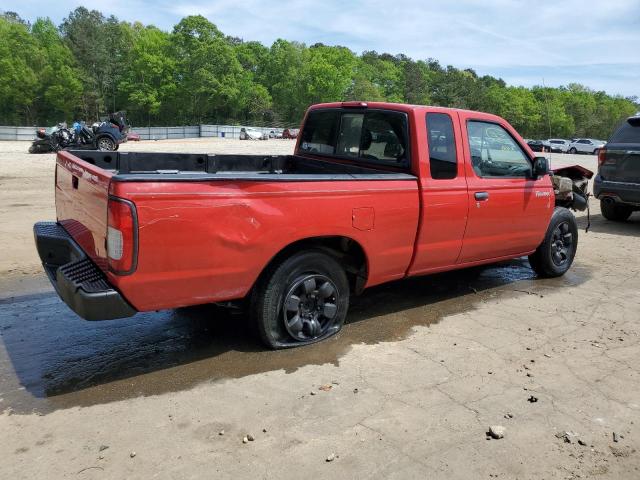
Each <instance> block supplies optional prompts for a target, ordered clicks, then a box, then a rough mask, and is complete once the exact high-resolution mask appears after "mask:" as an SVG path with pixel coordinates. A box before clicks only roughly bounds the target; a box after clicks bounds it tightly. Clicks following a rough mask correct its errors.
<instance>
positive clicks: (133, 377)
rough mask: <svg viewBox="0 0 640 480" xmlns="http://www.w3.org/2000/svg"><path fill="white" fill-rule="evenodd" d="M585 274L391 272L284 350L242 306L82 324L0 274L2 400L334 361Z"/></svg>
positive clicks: (507, 266) (117, 391)
mask: <svg viewBox="0 0 640 480" xmlns="http://www.w3.org/2000/svg"><path fill="white" fill-rule="evenodd" d="M588 277H589V273H588V270H587V269H585V268H581V267H579V266H574V268H573V269H572V270H571V271H570V272H569V273H568V274H567V275H566V276H565V277H563V278H560V279H548V280H542V279H536V278H535V275H534V274H533V272H532V271H531V269H530V268H529V265H528V262H527V261H526V259H518V260H514V261H510V262H504V263H502V264H498V265H494V266H490V267H483V268H473V269H468V270H462V271H457V272H448V273H444V274H438V275H433V276H428V277H422V278H414V279H408V280H404V281H399V282H394V283H391V284H387V285H382V286H379V287H375V288H372V289H369V290H367V291H366V292H365V294H364V295H362V296H360V297H356V298H353V299H352V303H351V308H350V313H349V316H348V318H347V324H346V325H345V327H344V329H343V331H342V332H341V333H340V334H339V335H338V336H336V337H334V338H332V339H330V340H328V341H325V342H321V343H319V344H316V345H313V346H309V347H305V348H300V349H292V350H286V351H271V350H266V349H264V348H263V347H262V345H261V344H260V342H259V341H258V340H257V336H256V335H254V334H253V331H252V328H251V325H250V322H249V321H248V319H247V317H246V315H245V314H244V312H242V311H241V310H239V309H238V310H231V309H227V308H222V307H217V306H214V305H207V306H201V307H191V308H184V309H179V310H170V311H162V312H150V313H142V314H138V315H136V316H135V317H133V318H129V319H123V320H112V321H105V322H87V321H84V320H81V319H80V318H78V317H77V316H76V315H75V314H74V313H72V312H71V311H70V310H69V309H68V308H67V307H66V305H64V304H63V303H62V301H61V300H60V299H59V298H58V297H57V295H56V294H55V293H54V292H53V291H52V289H51V288H50V287H49V286H47V283H46V279H45V278H44V276H37V277H32V278H31V279H29V280H24V279H21V281H20V285H17V286H16V285H13V286H12V285H11V284H8V283H7V280H6V279H5V280H4V283H5V284H4V285H3V286H2V287H3V288H2V291H3V293H4V294H3V298H0V410H7V409H10V410H11V411H12V412H13V413H29V412H39V413H47V412H51V411H53V410H56V409H59V408H67V407H71V406H89V405H96V404H102V403H108V402H112V401H116V400H122V399H127V398H133V397H139V396H149V395H156V394H161V393H165V392H174V391H179V390H184V389H188V388H190V387H192V386H194V385H196V384H199V383H202V382H212V381H218V380H223V379H226V378H238V377H244V376H246V375H251V374H256V373H262V372H268V371H274V370H284V371H285V372H288V373H290V372H294V371H296V370H297V369H298V368H300V367H303V366H306V365H314V364H315V365H321V364H334V365H339V362H340V359H341V357H342V356H343V355H344V354H345V353H346V352H348V351H349V350H350V348H351V347H352V346H353V345H356V344H361V343H365V344H375V343H380V342H389V341H397V340H400V339H403V338H405V337H406V336H407V335H408V334H409V333H410V332H411V329H412V328H413V327H416V326H420V325H429V324H433V323H436V322H438V321H439V320H440V319H441V318H443V317H445V316H448V315H453V314H456V313H462V312H469V311H472V310H473V309H474V308H475V307H476V306H478V305H479V304H481V303H482V302H485V301H488V300H490V299H494V298H501V297H505V298H506V297H508V296H513V295H537V296H544V295H545V294H546V293H547V292H550V291H552V290H554V289H556V288H558V287H560V286H567V285H578V284H580V283H582V282H583V281H585V280H586V279H587V278H588ZM18 291H22V292H23V293H15V292H18ZM25 291H27V292H32V293H28V294H25V293H24V292H25ZM7 293H8V294H9V295H13V296H8V295H7Z"/></svg>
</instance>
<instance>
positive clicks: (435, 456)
mask: <svg viewBox="0 0 640 480" xmlns="http://www.w3.org/2000/svg"><path fill="white" fill-rule="evenodd" d="M27 146H28V145H27V144H26V143H23V142H0V195H1V196H2V202H1V203H0V205H1V207H0V222H1V224H2V225H3V228H2V229H1V231H0V246H1V247H2V249H3V250H4V251H5V252H8V255H6V254H5V255H4V256H2V257H1V258H0V411H2V413H1V414H0V431H2V435H0V456H1V458H2V459H3V460H2V463H1V464H0V478H12V479H19V478H25V479H26V478H29V479H33V478H67V477H74V478H101V479H102V478H114V479H120V478H129V479H133V478H140V479H147V478H152V477H153V478H210V477H216V478H247V477H252V478H286V479H288V478H291V479H294V478H300V477H303V476H304V477H311V476H317V477H320V478H327V477H331V478H334V479H335V478H345V479H346V478H349V479H351V478H385V479H386V478H400V479H407V478H420V479H424V478H442V479H465V480H467V479H470V478H474V479H475V478H503V479H513V478H518V479H541V478H546V479H573V478H606V479H636V478H640V457H639V453H638V451H637V450H638V449H639V448H640V430H639V429H638V425H639V423H640V401H639V400H638V399H639V398H640V378H639V374H640V368H639V367H638V364H637V359H638V358H639V354H640V343H639V334H640V328H639V327H638V309H639V307H640V298H639V297H638V293H637V292H638V290H639V289H640V264H639V262H638V257H637V249H638V236H639V235H640V215H638V214H634V215H633V216H632V217H631V220H630V221H629V222H626V223H620V224H616V223H611V222H607V221H606V220H604V219H603V218H602V216H601V215H600V213H599V209H598V206H597V202H594V201H592V202H591V206H592V211H591V213H592V219H591V220H592V227H591V230H590V232H589V233H584V227H585V225H586V217H585V215H584V214H580V215H579V216H578V217H579V218H578V220H579V223H580V226H581V231H580V245H579V248H578V255H577V258H576V261H575V263H574V267H573V268H572V270H571V271H570V272H569V273H568V274H567V275H566V276H565V277H563V278H561V279H554V280H541V279H537V278H536V277H535V276H534V275H533V273H532V272H531V270H530V269H529V268H528V264H527V262H526V260H514V261H511V262H505V263H503V264H500V265H498V266H492V267H487V268H484V269H479V270H478V271H475V270H474V271H472V272H468V271H461V272H452V273H448V274H442V275H435V276H430V277H424V278H418V279H411V280H407V281H402V282H396V283H392V284H389V285H384V286H381V287H376V288H374V289H371V290H370V291H368V292H366V293H365V294H364V295H363V296H362V297H360V298H358V299H355V300H354V304H353V308H352V309H351V311H350V315H349V318H348V322H347V325H346V326H345V328H344V330H343V332H342V333H341V334H340V335H338V336H337V337H335V338H333V339H331V340H329V341H326V342H322V343H320V344H317V345H314V346H311V347H307V348H303V349H294V350H289V351H281V352H272V351H265V350H263V349H262V348H261V346H260V345H259V343H257V341H256V340H254V339H253V337H251V336H250V335H249V330H250V328H249V327H248V326H247V325H246V323H247V322H246V319H245V318H244V317H243V316H242V315H238V314H234V313H233V312H228V311H223V310H220V309H217V308H214V307H198V308H192V309H181V310H177V311H168V312H157V313H153V312H152V313H145V314H139V315H136V316H135V317H133V318H131V319H125V320H118V321H111V322H84V321H81V320H79V319H77V317H75V315H74V314H72V313H71V312H70V311H69V310H68V309H67V308H66V307H65V306H64V305H63V304H62V303H61V301H60V300H59V299H58V298H57V296H56V295H55V293H53V292H52V290H51V287H50V286H49V285H48V282H47V281H46V280H45V279H44V276H43V275H42V273H41V271H40V267H39V265H38V261H37V258H36V253H35V248H34V246H33V240H32V238H31V226H32V224H33V223H34V222H35V221H37V220H44V219H52V218H54V217H55V211H54V207H53V191H52V190H53V188H52V187H53V178H52V176H53V165H54V158H53V156H52V155H28V154H26V153H23V152H24V151H25V150H26V148H27ZM292 148H293V142H287V141H279V140H272V141H268V142H240V141H234V140H222V139H211V140H209V139H198V140H188V141H185V140H181V141H157V142H140V143H139V144H134V143H131V144H127V145H125V146H124V149H127V150H129V149H130V150H134V149H135V150H155V151H193V152H196V151H199V152H221V153H230V152H246V153H274V154H278V153H290V152H291V150H292ZM551 163H552V166H556V167H558V166H563V165H568V164H572V163H580V164H582V165H584V166H586V167H588V168H592V169H593V168H595V158H594V157H592V156H571V155H560V154H558V155H556V154H554V155H553V156H552V160H551ZM490 427H496V428H492V429H491V431H492V433H493V434H494V436H499V435H496V432H499V433H502V434H503V435H504V437H503V438H501V439H491V440H488V439H487V438H490V436H489V435H487V432H488V431H489V430H490ZM497 427H504V429H500V428H497ZM248 436H252V437H253V438H254V440H253V441H249V439H248ZM244 437H247V442H246V443H243V438H244ZM329 460H330V461H329Z"/></svg>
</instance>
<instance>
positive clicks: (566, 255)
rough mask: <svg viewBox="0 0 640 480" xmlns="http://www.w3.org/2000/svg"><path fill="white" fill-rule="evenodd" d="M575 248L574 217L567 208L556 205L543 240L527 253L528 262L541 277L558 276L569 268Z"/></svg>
mask: <svg viewBox="0 0 640 480" xmlns="http://www.w3.org/2000/svg"><path fill="white" fill-rule="evenodd" d="M577 248H578V225H577V223H576V217H574V216H573V213H571V212H570V211H569V210H568V209H566V208H563V207H557V208H556V209H555V210H554V211H553V215H552V217H551V221H550V222H549V226H548V227H547V232H546V233H545V236H544V240H542V243H541V244H540V246H538V248H537V249H536V251H535V252H534V253H532V254H531V255H529V263H530V264H531V268H533V270H534V271H535V272H536V273H537V274H538V275H539V276H541V277H559V276H561V275H564V274H565V273H566V272H567V270H569V268H571V264H572V263H573V259H574V257H575V255H576V249H577Z"/></svg>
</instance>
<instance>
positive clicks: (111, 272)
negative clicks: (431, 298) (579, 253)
mask: <svg viewBox="0 0 640 480" xmlns="http://www.w3.org/2000/svg"><path fill="white" fill-rule="evenodd" d="M506 147H508V148H506ZM555 177H556V176H554V178H555ZM55 178H56V188H55V194H56V211H57V218H58V222H56V223H54V222H43V223H38V224H36V225H35V227H34V229H35V237H36V244H37V248H38V252H39V254H40V257H41V259H42V261H43V265H44V267H45V271H46V272H47V273H48V274H49V277H50V279H51V281H52V283H53V284H54V286H55V288H56V290H57V291H58V293H59V295H60V296H61V298H62V299H63V300H64V301H65V302H66V303H67V304H68V305H69V306H70V307H71V308H72V309H73V310H74V311H75V312H77V313H78V314H79V315H80V316H82V317H83V318H86V319H89V320H98V319H109V318H121V317H127V316H131V315H133V314H135V313H136V312H137V311H150V310H159V309H166V308H177V307H183V306H188V305H196V304H203V303H213V302H229V301H236V300H242V299H246V300H247V303H248V304H249V305H250V307H249V310H250V315H251V316H252V318H253V319H254V321H255V323H256V325H257V329H258V331H259V333H260V336H261V338H262V340H263V341H264V342H265V344H267V345H268V346H270V347H272V348H284V347H293V346H299V345H304V344H309V343H313V342H317V341H320V340H323V339H325V338H327V337H329V336H331V335H333V334H335V333H336V332H338V331H339V330H340V328H341V327H342V325H343V323H344V321H345V318H346V314H347V310H348V306H349V298H350V295H351V294H352V293H353V294H358V293H360V292H361V291H362V290H363V289H364V288H366V287H369V286H373V285H378V284H381V283H384V282H388V281H391V280H398V279H401V278H405V277H409V276H416V275H424V274H429V273H435V272H441V271H446V270H453V269H458V268H464V267H469V266H475V265H481V264H486V263H492V262H496V261H500V260H505V259H509V258H515V257H521V256H524V255H527V256H529V261H530V263H531V266H532V268H533V269H534V270H535V271H536V272H537V273H538V274H539V275H541V276H550V277H555V276H559V275H562V274H564V273H565V272H566V271H567V270H568V269H569V268H570V266H571V264H572V262H573V258H574V255H575V252H576V248H577V241H578V231H577V226H576V222H575V218H574V217H573V215H572V213H571V212H570V210H568V209H567V208H562V207H559V206H557V205H556V202H555V192H554V185H555V183H556V182H557V181H560V182H559V184H562V183H563V182H562V181H561V180H562V178H564V177H559V176H558V178H555V179H554V181H553V182H552V180H551V178H550V175H549V169H548V162H547V159H546V158H544V157H535V156H534V154H533V153H532V152H531V150H530V149H529V148H528V147H527V146H526V144H525V143H524V142H523V141H522V139H521V138H520V136H519V135H518V134H517V133H516V131H515V130H514V129H513V128H512V127H511V126H510V125H509V124H508V123H507V122H506V121H505V120H504V119H502V118H500V117H497V116H495V115H490V114H486V113H480V112H470V111H465V110H455V109H446V108H440V107H421V106H414V105H400V104H390V103H364V102H344V103H333V104H321V105H316V106H313V107H311V108H310V109H309V110H308V112H307V115H306V117H305V121H304V127H303V129H302V131H301V134H300V136H299V138H298V141H297V143H296V149H295V154H294V155H282V156H264V155H211V156H208V155H204V154H174V153H142V152H128V153H126V154H119V153H115V154H114V153H111V152H85V151H74V152H59V154H58V158H57V165H56V177H55ZM565 183H566V182H565ZM570 185H571V180H569V190H571V188H570ZM559 190H560V189H559ZM578 197H579V194H578V195H575V194H574V193H573V192H571V191H568V192H564V193H563V196H562V198H561V200H562V202H563V203H561V204H562V205H565V206H567V207H572V208H575V207H576V206H577V208H582V207H581V205H580V204H578V203H576V199H577V198H578Z"/></svg>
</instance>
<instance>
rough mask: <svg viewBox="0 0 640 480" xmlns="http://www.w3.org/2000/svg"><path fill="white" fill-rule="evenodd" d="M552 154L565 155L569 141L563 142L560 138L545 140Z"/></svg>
mask: <svg viewBox="0 0 640 480" xmlns="http://www.w3.org/2000/svg"><path fill="white" fill-rule="evenodd" d="M547 142H548V143H549V146H550V147H551V151H552V152H559V153H567V150H569V140H563V139H562V138H550V139H549V140H547Z"/></svg>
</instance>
